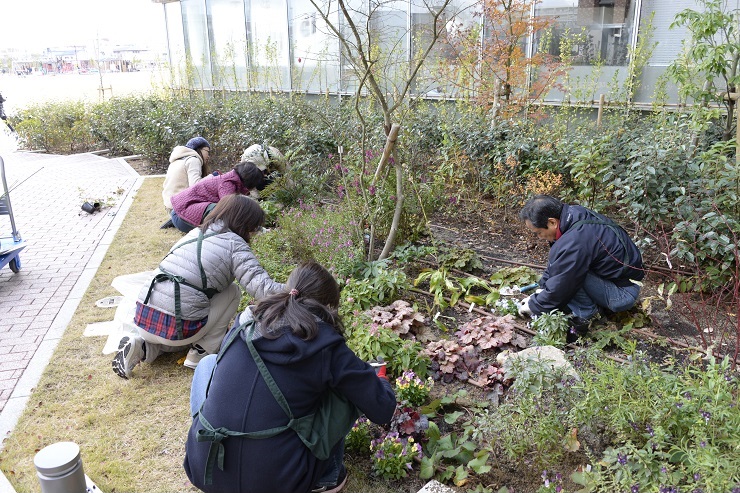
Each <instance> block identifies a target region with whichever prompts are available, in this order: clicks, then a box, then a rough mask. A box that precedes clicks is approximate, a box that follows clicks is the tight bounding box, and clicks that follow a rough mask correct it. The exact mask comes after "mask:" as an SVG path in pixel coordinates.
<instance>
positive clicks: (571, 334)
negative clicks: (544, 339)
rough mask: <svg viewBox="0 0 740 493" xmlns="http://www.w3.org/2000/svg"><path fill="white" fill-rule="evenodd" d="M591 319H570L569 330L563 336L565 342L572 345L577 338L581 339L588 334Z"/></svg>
mask: <svg viewBox="0 0 740 493" xmlns="http://www.w3.org/2000/svg"><path fill="white" fill-rule="evenodd" d="M592 320H593V317H591V318H581V317H571V318H570V328H569V329H568V333H567V334H566V336H565V342H566V343H568V344H573V343H574V342H576V341H577V340H578V338H579V337H583V336H585V335H586V334H587V333H588V329H589V328H590V327H591V322H592Z"/></svg>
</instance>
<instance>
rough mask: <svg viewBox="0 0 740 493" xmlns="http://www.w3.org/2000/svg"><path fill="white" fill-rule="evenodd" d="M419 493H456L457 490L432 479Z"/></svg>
mask: <svg viewBox="0 0 740 493" xmlns="http://www.w3.org/2000/svg"><path fill="white" fill-rule="evenodd" d="M419 493H456V492H455V490H453V489H452V488H450V487H449V486H445V485H443V484H442V483H440V482H439V481H436V480H434V479H432V480H431V481H429V482H428V483H427V484H425V485H424V487H423V488H422V489H420V490H419Z"/></svg>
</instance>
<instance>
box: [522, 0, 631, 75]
mask: <svg viewBox="0 0 740 493" xmlns="http://www.w3.org/2000/svg"><path fill="white" fill-rule="evenodd" d="M635 3H636V1H635V0H543V1H542V3H540V4H538V6H537V9H536V15H537V16H541V17H548V18H552V19H553V20H554V23H553V25H552V27H551V28H550V29H549V31H550V32H549V33H548V36H547V41H546V43H547V46H539V47H538V48H537V49H540V50H544V51H546V52H548V53H550V54H551V55H556V56H561V57H562V56H563V55H565V54H564V53H563V52H562V50H563V49H568V51H569V53H568V54H567V55H568V56H569V57H570V61H571V63H572V64H573V65H592V64H594V63H596V62H597V61H599V60H600V61H603V63H604V65H606V66H624V65H627V61H628V60H627V58H628V50H629V46H630V40H631V37H632V36H631V35H632V32H633V28H634V17H635V10H634V9H635ZM544 39H545V38H544V37H543V36H540V39H539V40H538V42H543V43H544V42H545V41H543V40H544Z"/></svg>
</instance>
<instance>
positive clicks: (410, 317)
mask: <svg viewBox="0 0 740 493" xmlns="http://www.w3.org/2000/svg"><path fill="white" fill-rule="evenodd" d="M367 314H368V316H369V317H370V319H371V320H372V321H373V323H375V324H378V325H380V326H381V327H384V328H387V329H391V330H392V331H393V332H395V333H396V334H398V335H399V336H401V338H403V339H411V340H414V341H415V340H419V341H421V342H427V341H429V340H430V337H431V334H430V331H429V330H428V327H427V326H426V325H425V324H424V320H425V319H424V315H422V314H421V313H419V312H417V311H416V310H415V309H414V307H412V306H411V305H410V304H409V303H408V302H407V301H405V300H396V301H394V302H393V303H391V304H390V305H389V306H384V307H381V306H376V307H375V308H373V309H371V310H368V312H367Z"/></svg>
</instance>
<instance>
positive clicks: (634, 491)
mask: <svg viewBox="0 0 740 493" xmlns="http://www.w3.org/2000/svg"><path fill="white" fill-rule="evenodd" d="M630 493H640V483H635V484H633V485H632V488H630Z"/></svg>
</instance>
